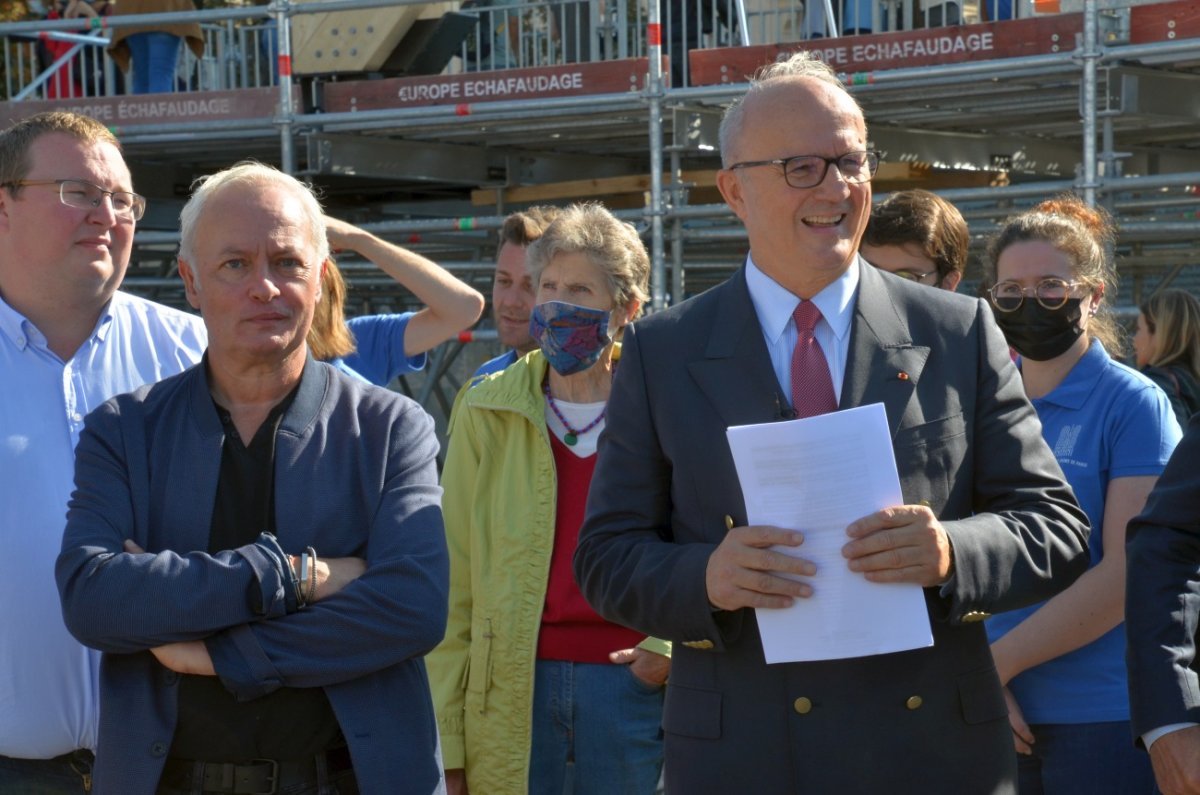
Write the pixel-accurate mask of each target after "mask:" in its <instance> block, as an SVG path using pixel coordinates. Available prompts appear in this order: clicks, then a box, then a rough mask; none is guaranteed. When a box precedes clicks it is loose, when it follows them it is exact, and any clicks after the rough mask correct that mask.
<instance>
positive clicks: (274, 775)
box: [246, 759, 279, 795]
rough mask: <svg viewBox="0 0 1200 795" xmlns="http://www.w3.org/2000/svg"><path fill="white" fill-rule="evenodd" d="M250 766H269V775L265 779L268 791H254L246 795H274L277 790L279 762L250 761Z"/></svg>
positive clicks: (267, 760)
mask: <svg viewBox="0 0 1200 795" xmlns="http://www.w3.org/2000/svg"><path fill="white" fill-rule="evenodd" d="M250 764H252V765H270V766H271V773H270V775H269V776H268V777H267V784H268V785H269V786H270V789H256V790H254V791H253V792H248V793H246V795H275V793H276V792H277V791H278V790H279V762H278V761H277V760H275V759H251V760H250Z"/></svg>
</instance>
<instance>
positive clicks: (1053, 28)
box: [688, 0, 1200, 86]
mask: <svg viewBox="0 0 1200 795" xmlns="http://www.w3.org/2000/svg"><path fill="white" fill-rule="evenodd" d="M1129 27H1130V31H1129V41H1130V43H1131V44H1145V43H1148V42H1154V41H1169V40H1171V39H1176V38H1192V37H1197V36H1200V2H1198V1H1197V0H1178V2H1170V3H1153V4H1150V5H1135V6H1133V7H1132V8H1131V9H1130V23H1129ZM1082 32H1083V14H1078V13H1075V14H1055V15H1050V16H1042V17H1034V18H1032V19H1017V20H1010V21H1006V22H989V23H984V24H978V25H955V26H951V27H944V28H926V29H922V30H911V31H904V32H897V33H879V34H875V35H866V36H850V37H843V38H837V39H818V40H813V41H805V42H793V43H789V44H765V45H759V46H754V47H725V48H720V49H713V50H692V51H691V52H690V53H688V59H689V60H688V64H689V74H690V81H691V84H692V85H697V86H702V85H715V84H720V83H740V82H744V81H745V80H746V79H747V77H749V76H750V75H752V74H754V71H755V70H756V69H758V68H759V67H760V66H763V65H764V64H769V63H772V62H773V61H775V60H776V59H777V58H778V56H780V55H788V54H791V53H793V52H795V51H796V50H809V51H811V52H813V53H815V54H816V55H817V56H819V57H820V58H821V59H822V60H824V61H825V62H826V63H828V64H829V65H831V66H832V67H833V68H834V69H836V70H837V71H839V72H843V73H845V74H847V75H849V76H850V79H849V80H848V82H851V83H870V82H871V73H872V72H877V71H882V70H884V69H909V68H912V67H921V66H935V65H938V64H947V63H962V62H964V61H990V60H995V59H1000V58H1020V57H1022V56H1027V55H1049V54H1051V53H1056V52H1069V51H1072V50H1074V49H1075V47H1076V36H1077V34H1081V33H1082Z"/></svg>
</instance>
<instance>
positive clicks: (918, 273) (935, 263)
mask: <svg viewBox="0 0 1200 795" xmlns="http://www.w3.org/2000/svg"><path fill="white" fill-rule="evenodd" d="M970 246H971V234H970V232H969V230H968V229H967V222H966V221H964V220H963V217H962V213H960V212H959V211H958V208H957V207H955V206H954V205H953V204H951V203H950V202H948V201H946V200H945V199H943V198H942V197H941V196H938V195H937V194H936V193H930V192H929V191H927V190H921V189H920V188H914V189H913V190H902V191H897V192H895V193H893V194H892V195H891V196H888V197H887V199H885V200H884V201H882V202H880V203H879V204H877V205H875V209H874V210H872V211H871V218H870V220H868V221H867V230H866V232H864V233H863V239H862V245H860V246H859V249H858V253H859V254H861V255H862V258H863V259H864V260H866V261H867V262H869V263H870V264H872V265H874V266H875V267H876V268H882V269H883V270H885V271H888V272H890V273H894V274H896V275H897V276H899V277H900V278H902V279H908V280H910V281H914V282H917V283H918V284H926V285H929V286H930V287H941V288H942V289H943V290H949V291H951V292H954V290H956V289H958V283H959V282H960V281H962V276H963V270H964V269H965V268H966V267H967V252H968V250H969V248H970Z"/></svg>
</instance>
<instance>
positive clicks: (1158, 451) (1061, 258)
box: [987, 198, 1180, 795]
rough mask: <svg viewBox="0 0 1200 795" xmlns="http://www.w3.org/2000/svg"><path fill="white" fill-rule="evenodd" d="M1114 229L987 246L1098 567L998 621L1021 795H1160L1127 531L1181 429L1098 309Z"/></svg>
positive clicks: (1103, 220) (1007, 328)
mask: <svg viewBox="0 0 1200 795" xmlns="http://www.w3.org/2000/svg"><path fill="white" fill-rule="evenodd" d="M1112 241H1113V233H1112V227H1111V224H1110V222H1109V219H1108V217H1107V216H1106V215H1104V214H1102V212H1100V211H1097V210H1095V209H1092V208H1089V207H1087V206H1086V205H1084V204H1083V203H1082V202H1080V201H1078V200H1077V199H1074V198H1063V199H1055V200H1052V201H1047V202H1043V203H1042V204H1040V205H1038V206H1037V207H1035V208H1034V209H1033V210H1031V211H1029V212H1026V213H1022V214H1021V215H1018V216H1015V217H1014V218H1011V219H1009V221H1008V222H1007V223H1006V224H1005V226H1004V228H1003V229H1002V230H1001V232H1000V234H999V235H998V236H997V237H996V239H995V240H994V241H993V242H992V245H991V246H990V247H989V251H988V257H987V270H988V275H987V278H988V281H989V282H991V283H992V286H991V288H990V290H989V291H988V293H989V296H990V298H991V304H992V308H993V313H994V314H995V317H996V322H997V323H998V324H999V325H1000V328H1001V330H1003V331H1004V334H1005V337H1006V338H1007V339H1008V342H1009V344H1010V345H1012V347H1013V348H1014V349H1016V351H1017V353H1019V354H1020V356H1021V358H1020V360H1019V361H1018V366H1019V367H1020V369H1021V376H1022V379H1023V380H1024V383H1025V391H1026V394H1028V395H1029V398H1030V400H1031V401H1032V403H1033V406H1034V408H1035V409H1036V410H1037V412H1038V416H1039V418H1040V419H1041V421H1042V434H1043V436H1044V437H1045V439H1046V443H1047V444H1049V445H1050V448H1051V449H1052V450H1053V451H1054V455H1055V457H1056V458H1057V459H1058V463H1059V464H1060V465H1061V466H1062V469H1063V472H1064V474H1065V475H1066V478H1067V481H1068V482H1069V483H1070V484H1071V487H1072V488H1073V489H1074V491H1075V496H1076V498H1077V499H1078V500H1079V503H1080V505H1081V506H1082V507H1083V509H1084V510H1085V511H1086V512H1087V515H1088V517H1089V519H1090V520H1091V523H1092V534H1091V538H1090V545H1091V566H1090V568H1089V569H1088V571H1087V572H1086V573H1085V574H1084V575H1083V576H1082V577H1080V578H1079V579H1078V580H1077V581H1076V582H1075V583H1074V584H1073V585H1071V586H1070V587H1069V588H1067V589H1066V590H1065V591H1063V592H1062V593H1060V594H1059V595H1057V596H1055V597H1054V598H1052V599H1050V600H1048V601H1046V602H1043V603H1041V604H1038V605H1033V606H1031V607H1028V608H1025V609H1022V610H1016V611H1013V612H1010V613H1003V614H1000V615H997V616H995V617H993V618H991V619H989V620H988V634H989V637H990V638H991V641H992V654H993V657H994V658H995V660H996V669H997V671H998V673H999V675H1000V680H1001V682H1003V683H1004V684H1005V685H1006V686H1007V689H1006V691H1005V692H1006V695H1007V697H1008V702H1009V711H1010V721H1011V723H1012V727H1013V740H1014V745H1015V747H1016V750H1017V754H1018V762H1019V770H1020V792H1021V793H1022V795H1029V794H1030V793H1047V795H1054V793H1067V792H1072V793H1074V792H1087V793H1090V794H1091V795H1098V794H1100V793H1114V794H1116V793H1119V794H1120V795H1135V794H1136V793H1147V795H1149V793H1153V792H1154V791H1155V789H1154V777H1153V773H1152V772H1151V769H1150V762H1149V759H1148V757H1147V756H1146V754H1144V753H1142V752H1141V751H1139V750H1137V749H1136V748H1134V746H1133V743H1132V740H1131V737H1130V730H1129V698H1128V694H1127V692H1126V684H1125V631H1124V594H1125V551H1124V539H1125V525H1126V523H1127V522H1128V521H1129V520H1130V519H1131V518H1132V517H1133V516H1135V515H1136V514H1137V513H1138V512H1139V511H1140V510H1141V509H1142V506H1143V504H1144V503H1145V501H1146V496H1147V495H1148V494H1149V493H1150V490H1151V488H1153V486H1154V483H1155V481H1156V480H1157V479H1158V475H1159V474H1160V473H1161V472H1162V470H1163V467H1164V466H1165V465H1166V463H1167V459H1168V458H1169V457H1170V455H1171V451H1172V450H1173V449H1174V447H1175V444H1176V443H1177V442H1178V441H1179V436H1180V431H1179V426H1178V424H1177V423H1176V421H1175V417H1174V415H1173V413H1172V411H1171V406H1170V404H1169V403H1168V402H1167V399H1166V395H1164V394H1163V393H1162V391H1161V390H1160V389H1158V388H1157V387H1156V386H1155V385H1154V384H1153V383H1152V382H1151V381H1150V380H1149V379H1147V378H1145V377H1144V376H1142V375H1140V374H1139V373H1137V372H1136V371H1134V370H1132V369H1130V368H1128V367H1126V366H1124V365H1122V364H1119V363H1118V362H1116V361H1114V360H1113V359H1112V358H1111V355H1110V354H1119V351H1120V346H1121V337H1120V334H1119V330H1118V328H1117V326H1116V323H1115V322H1114V321H1113V319H1112V318H1111V317H1109V316H1108V314H1107V313H1106V312H1105V311H1103V310H1102V309H1101V306H1102V303H1103V301H1104V298H1105V295H1106V292H1107V291H1109V290H1110V289H1111V288H1112V286H1113V284H1114V276H1115V271H1114V268H1113V265H1112V262H1111V260H1110V259H1109V255H1108V253H1107V252H1108V251H1110V250H1111V243H1112Z"/></svg>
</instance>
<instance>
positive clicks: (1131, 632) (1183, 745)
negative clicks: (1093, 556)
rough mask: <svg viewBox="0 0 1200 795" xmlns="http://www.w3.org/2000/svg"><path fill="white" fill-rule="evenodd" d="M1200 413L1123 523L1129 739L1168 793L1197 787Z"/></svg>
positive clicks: (1199, 777)
mask: <svg viewBox="0 0 1200 795" xmlns="http://www.w3.org/2000/svg"><path fill="white" fill-rule="evenodd" d="M1198 461H1200V414H1197V415H1196V416H1194V417H1192V421H1191V424H1190V425H1189V426H1188V430H1187V433H1186V434H1185V435H1184V437H1183V441H1181V442H1180V443H1179V446H1178V447H1176V448H1175V452H1174V454H1172V456H1171V462H1170V463H1169V464H1167V468H1166V470H1164V471H1163V473H1162V477H1160V478H1159V479H1158V484H1157V485H1156V486H1155V487H1154V491H1153V492H1151V493H1150V498H1149V499H1148V500H1147V501H1146V509H1145V510H1144V511H1143V512H1142V514H1141V516H1138V517H1137V518H1136V519H1134V520H1133V521H1132V522H1130V523H1129V535H1128V538H1127V544H1128V546H1127V547H1126V553H1125V554H1126V557H1127V564H1126V565H1127V572H1128V577H1127V580H1126V588H1125V632H1126V634H1127V636H1128V641H1127V642H1128V650H1127V653H1126V660H1127V662H1128V665H1129V704H1130V709H1131V710H1132V722H1133V732H1134V736H1135V738H1136V739H1137V740H1138V741H1140V742H1142V743H1144V744H1145V746H1146V748H1147V750H1149V751H1150V761H1151V762H1152V763H1153V765H1154V777H1155V778H1156V779H1157V780H1158V786H1159V789H1161V790H1162V791H1163V792H1164V793H1165V794H1166V795H1177V794H1178V795H1182V793H1200V665H1197V662H1196V643H1197V630H1196V627H1197V625H1198V624H1200V467H1197V462H1198Z"/></svg>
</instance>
